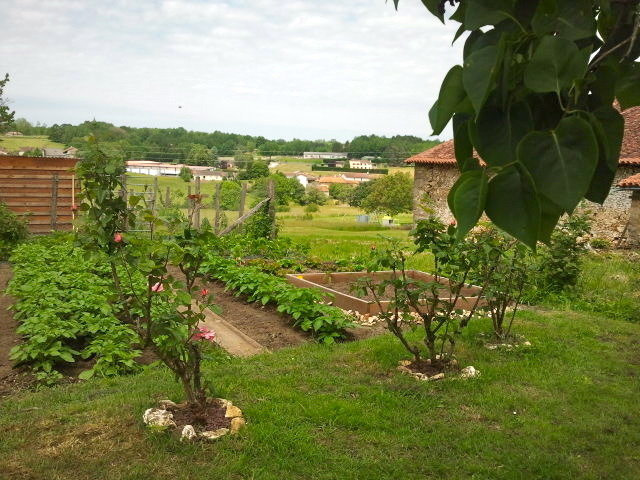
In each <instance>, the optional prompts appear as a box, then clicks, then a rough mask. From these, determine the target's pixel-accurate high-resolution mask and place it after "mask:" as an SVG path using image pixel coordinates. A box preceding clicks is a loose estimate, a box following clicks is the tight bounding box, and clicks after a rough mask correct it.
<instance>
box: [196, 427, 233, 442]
mask: <svg viewBox="0 0 640 480" xmlns="http://www.w3.org/2000/svg"><path fill="white" fill-rule="evenodd" d="M227 433H229V429H228V428H219V429H217V430H209V431H208V432H202V433H201V434H200V436H201V437H202V438H205V439H207V440H217V439H219V438H220V437H223V436H225V435H226V434H227Z"/></svg>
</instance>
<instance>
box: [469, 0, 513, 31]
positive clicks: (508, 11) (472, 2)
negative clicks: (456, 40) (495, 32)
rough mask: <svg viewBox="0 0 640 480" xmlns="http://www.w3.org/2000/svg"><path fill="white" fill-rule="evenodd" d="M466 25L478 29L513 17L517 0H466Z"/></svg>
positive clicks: (471, 28)
mask: <svg viewBox="0 0 640 480" xmlns="http://www.w3.org/2000/svg"><path fill="white" fill-rule="evenodd" d="M464 3H465V4H466V6H467V8H466V10H465V17H464V27H465V28H466V29H467V30H477V29H478V28H480V27H484V26H485V25H495V24H496V23H498V22H501V21H502V20H504V19H506V18H513V10H514V5H515V0H465V2H464Z"/></svg>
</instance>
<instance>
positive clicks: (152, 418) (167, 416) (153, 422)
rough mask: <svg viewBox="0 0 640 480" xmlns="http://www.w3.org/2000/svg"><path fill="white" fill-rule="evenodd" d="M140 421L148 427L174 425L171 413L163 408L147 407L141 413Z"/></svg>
mask: <svg viewBox="0 0 640 480" xmlns="http://www.w3.org/2000/svg"><path fill="white" fill-rule="evenodd" d="M142 421H143V422H144V423H146V424H147V425H149V426H150V427H163V428H167V427H175V426H176V422H174V421H173V413H171V412H169V411H167V410H165V409H164V408H149V409H147V410H146V411H145V412H144V415H142Z"/></svg>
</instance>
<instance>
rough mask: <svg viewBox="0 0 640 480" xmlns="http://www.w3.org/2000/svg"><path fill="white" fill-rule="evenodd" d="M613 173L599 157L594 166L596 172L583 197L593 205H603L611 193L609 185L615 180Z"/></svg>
mask: <svg viewBox="0 0 640 480" xmlns="http://www.w3.org/2000/svg"><path fill="white" fill-rule="evenodd" d="M615 176H616V174H615V172H612V171H611V169H610V168H609V166H608V165H607V163H606V161H605V160H604V159H603V158H602V157H601V158H600V159H599V160H598V164H597V165H596V171H595V173H594V174H593V178H592V179H591V184H590V185H589V189H588V190H587V193H585V194H584V197H585V198H586V199H587V200H591V201H592V202H595V203H600V204H602V203H604V201H605V200H606V199H607V197H608V196H609V193H610V192H611V184H612V183H613V179H614V178H615Z"/></svg>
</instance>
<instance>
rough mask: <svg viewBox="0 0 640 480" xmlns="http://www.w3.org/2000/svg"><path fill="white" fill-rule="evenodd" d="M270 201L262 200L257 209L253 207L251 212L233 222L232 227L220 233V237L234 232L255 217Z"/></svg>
mask: <svg viewBox="0 0 640 480" xmlns="http://www.w3.org/2000/svg"><path fill="white" fill-rule="evenodd" d="M268 201H269V199H268V198H265V199H264V200H262V201H261V202H260V203H258V204H257V205H256V206H255V207H253V208H252V209H251V210H249V211H248V212H247V213H245V214H244V215H243V216H241V217H240V218H239V219H237V220H236V221H235V222H233V223H232V224H231V225H229V226H228V227H227V228H225V229H224V230H223V231H221V232H220V236H222V235H226V234H227V233H229V232H230V231H232V230H234V229H235V228H236V227H237V226H238V225H241V224H242V223H244V222H245V221H246V220H247V219H248V218H249V217H252V216H253V215H255V213H256V212H257V211H258V210H260V208H261V207H262V206H263V205H264V204H265V203H267V202H268Z"/></svg>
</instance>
